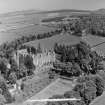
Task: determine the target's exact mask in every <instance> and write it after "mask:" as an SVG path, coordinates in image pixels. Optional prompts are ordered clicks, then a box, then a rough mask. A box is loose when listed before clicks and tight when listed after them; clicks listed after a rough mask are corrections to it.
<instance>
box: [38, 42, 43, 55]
mask: <svg viewBox="0 0 105 105" xmlns="http://www.w3.org/2000/svg"><path fill="white" fill-rule="evenodd" d="M37 52H38V53H42V49H41V45H40V43H39V44H38V47H37Z"/></svg>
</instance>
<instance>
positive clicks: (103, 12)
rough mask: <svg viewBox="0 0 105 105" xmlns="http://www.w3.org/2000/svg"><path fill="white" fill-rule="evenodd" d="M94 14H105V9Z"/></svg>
mask: <svg viewBox="0 0 105 105" xmlns="http://www.w3.org/2000/svg"><path fill="white" fill-rule="evenodd" d="M92 13H94V14H105V9H104V8H102V9H98V10H95V11H93V12H92Z"/></svg>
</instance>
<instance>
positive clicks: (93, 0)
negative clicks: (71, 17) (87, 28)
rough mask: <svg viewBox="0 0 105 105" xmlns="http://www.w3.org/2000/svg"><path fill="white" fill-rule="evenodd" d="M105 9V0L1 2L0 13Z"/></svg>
mask: <svg viewBox="0 0 105 105" xmlns="http://www.w3.org/2000/svg"><path fill="white" fill-rule="evenodd" d="M99 8H105V0H0V13H6V12H12V11H21V10H28V9H36V10H54V9H82V10H83V9H85V10H95V9H99Z"/></svg>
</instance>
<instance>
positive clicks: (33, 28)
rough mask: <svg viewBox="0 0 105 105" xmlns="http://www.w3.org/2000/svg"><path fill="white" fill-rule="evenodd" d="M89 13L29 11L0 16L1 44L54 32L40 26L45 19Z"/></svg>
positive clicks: (87, 12) (75, 11)
mask: <svg viewBox="0 0 105 105" xmlns="http://www.w3.org/2000/svg"><path fill="white" fill-rule="evenodd" d="M89 12H90V11H77V10H58V11H49V12H47V11H46V12H41V11H35V10H28V11H21V12H14V13H8V14H3V15H0V44H2V43H3V42H6V41H12V40H14V39H15V38H19V37H21V36H25V35H30V34H35V33H40V32H41V33H42V32H47V31H50V30H53V29H54V28H51V27H50V28H49V27H43V26H40V25H38V24H40V22H41V20H42V19H44V18H53V17H62V16H68V15H73V14H77V15H78V14H89Z"/></svg>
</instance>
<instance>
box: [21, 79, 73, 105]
mask: <svg viewBox="0 0 105 105" xmlns="http://www.w3.org/2000/svg"><path fill="white" fill-rule="evenodd" d="M72 88H73V83H72V82H71V81H68V80H63V79H60V78H58V79H57V80H56V81H55V82H53V83H51V84H50V85H49V86H47V87H46V88H45V89H43V90H42V91H40V92H39V93H38V94H36V95H35V96H33V97H31V98H30V99H28V100H27V101H26V102H24V103H23V104H22V105H28V103H29V101H30V100H33V99H48V98H50V97H52V96H53V95H63V94H64V93H65V92H66V91H70V90H71V89H72ZM30 105H45V103H34V104H30Z"/></svg>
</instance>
